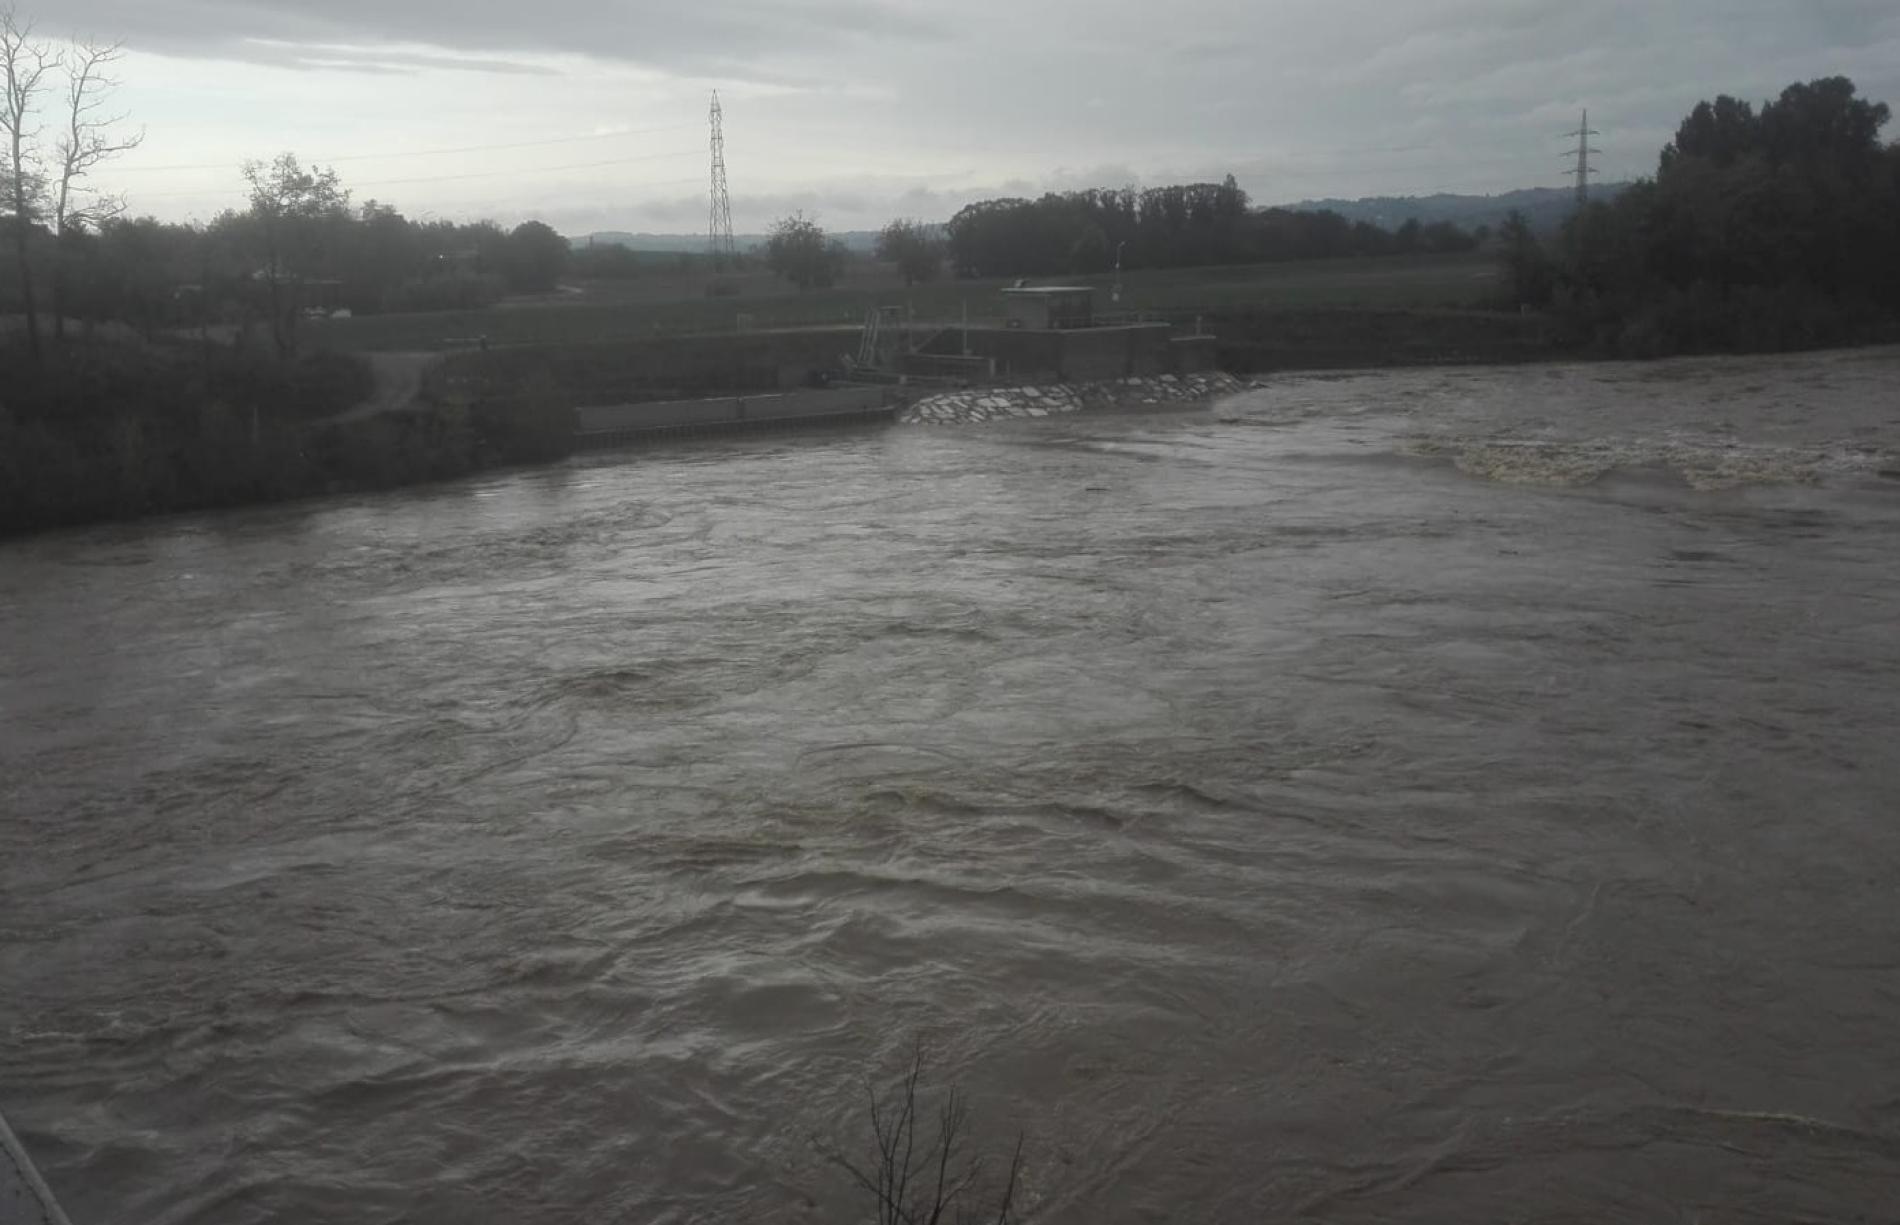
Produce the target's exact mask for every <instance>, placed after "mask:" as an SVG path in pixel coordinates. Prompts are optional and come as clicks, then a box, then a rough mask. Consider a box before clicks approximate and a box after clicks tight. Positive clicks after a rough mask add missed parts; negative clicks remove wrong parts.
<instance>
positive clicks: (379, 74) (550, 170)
mask: <svg viewBox="0 0 1900 1225" xmlns="http://www.w3.org/2000/svg"><path fill="white" fill-rule="evenodd" d="M16 2H17V3H18V4H19V7H20V9H21V12H22V14H23V15H25V16H29V17H34V18H36V19H37V20H38V22H39V25H40V29H41V32H42V33H45V34H58V35H64V34H68V33H89V34H91V35H93V36H96V37H100V38H104V39H123V40H124V41H125V43H126V44H127V46H128V48H129V49H130V51H131V52H132V54H131V55H130V56H129V57H128V59H127V61H126V63H125V64H124V65H123V72H122V74H121V75H122V77H123V79H124V87H123V89H122V91H121V101H122V102H123V103H124V105H125V107H126V109H128V110H130V111H131V112H132V113H133V115H134V118H135V121H136V122H138V123H142V124H143V125H144V126H145V127H146V129H147V132H148V138H147V142H146V145H145V147H144V148H143V149H141V150H139V151H138V152H137V153H136V154H135V155H133V156H132V157H129V158H127V159H124V161H123V162H122V163H121V164H120V167H119V171H118V173H117V174H116V175H115V178H114V183H113V185H115V186H117V187H119V188H121V189H123V190H124V191H126V192H127V194H128V196H129V197H130V202H131V204H132V206H133V208H134V209H135V210H136V211H139V212H150V213H153V214H155V215H158V216H161V217H168V218H184V217H192V216H196V217H200V218H204V217H209V216H210V215H212V214H214V213H215V212H217V211H218V210H219V209H220V208H223V207H227V206H233V205H236V204H239V203H241V190H240V183H239V180H238V177H237V171H236V167H237V164H238V163H239V162H240V161H242V160H243V159H244V158H246V157H268V156H271V155H273V154H275V153H277V152H279V151H283V150H290V151H293V152H295V153H297V154H298V155H299V156H301V157H305V158H307V159H315V160H319V161H322V162H325V163H329V162H332V161H334V163H335V165H336V168H337V170H338V171H339V172H340V173H341V175H342V176H343V179H344V181H345V183H346V184H347V185H348V186H350V187H351V188H352V189H353V190H354V192H355V195H356V198H357V199H358V200H363V199H366V198H369V197H372V196H373V197H376V198H378V199H382V200H386V201H389V202H392V203H394V204H396V205H397V206H398V207H400V208H401V209H402V210H403V211H404V212H406V213H408V214H409V215H411V216H423V215H428V214H433V215H436V216H441V217H453V218H457V219H467V218H473V217H480V216H490V217H494V218H496V219H498V220H501V221H503V222H506V223H512V222H515V221H518V220H521V219H524V218H526V217H530V216H538V217H541V218H543V219H545V220H547V221H549V222H550V223H551V224H553V225H555V226H556V227H557V228H559V229H561V230H563V231H566V232H569V233H580V232H585V231H588V230H594V229H627V230H655V231H683V232H691V231H697V230H701V229H703V228H704V226H705V217H706V179H707V153H706V107H707V99H708V93H709V91H710V90H712V89H714V88H717V89H718V90H719V91H720V94H721V97H722V99H723V101H724V104H725V111H726V148H727V165H728V168H729V171H730V177H731V183H732V193H733V220H734V223H735V225H736V226H737V228H739V229H740V230H757V229H762V228H764V226H765V225H766V224H768V223H769V222H770V221H771V220H772V218H774V217H775V216H778V215H780V214H782V213H784V212H785V211H788V210H789V209H791V208H794V207H803V208H805V209H806V210H807V211H808V212H814V213H816V214H818V216H819V218H820V220H821V221H822V222H823V223H824V224H826V225H827V226H829V227H831V228H834V229H856V228H873V227H876V226H879V225H882V224H883V222H884V221H886V220H888V219H889V218H890V217H892V216H894V215H898V214H904V215H912V216H919V217H923V218H925V219H929V220H939V219H943V218H946V217H948V216H949V215H950V214H951V213H952V212H954V211H955V210H956V209H957V208H958V207H959V206H960V205H962V204H963V203H965V202H966V201H968V200H971V199H980V198H983V197H985V196H991V195H996V194H1001V193H1003V192H1009V193H1011V194H1017V193H1023V194H1027V193H1033V192H1037V191H1041V190H1043V189H1045V188H1052V187H1053V188H1061V187H1074V186H1118V185H1123V184H1129V183H1134V184H1153V183H1161V182H1172V181H1180V180H1186V179H1191V178H1217V177H1218V176H1220V175H1221V174H1224V173H1228V172H1232V173H1233V174H1234V175H1235V176H1236V177H1238V178H1239V180H1240V182H1241V185H1242V186H1243V187H1245V188H1246V189H1247V190H1248V191H1249V192H1250V193H1252V195H1253V196H1254V198H1255V200H1256V201H1258V202H1260V203H1278V202H1283V201H1291V200H1296V199H1301V198H1307V197H1319V196H1360V195H1372V194H1426V193H1430V192H1434V191H1469V192H1487V191H1501V190H1507V189H1510V188H1514V187H1525V186H1539V185H1560V184H1561V183H1562V182H1563V181H1564V180H1563V177H1562V172H1563V170H1564V164H1563V162H1562V160H1561V153H1562V150H1563V149H1564V148H1565V142H1564V140H1563V139H1562V137H1561V134H1562V133H1563V132H1564V131H1565V130H1566V129H1567V128H1571V127H1574V126H1575V124H1576V121H1577V115H1578V112H1579V110H1581V109H1582V108H1583V107H1585V106H1588V107H1589V109H1590V120H1591V125H1592V126H1593V127H1596V128H1598V129H1600V130H1601V132H1602V135H1601V136H1599V137H1598V138H1597V139H1596V143H1597V144H1598V145H1599V146H1600V147H1601V148H1602V149H1603V152H1604V155H1603V158H1602V159H1601V160H1602V165H1603V167H1604V171H1605V177H1609V178H1617V177H1626V176H1633V175H1638V174H1644V173H1648V172H1649V171H1651V170H1652V169H1653V168H1654V165H1655V157H1656V151H1657V149H1658V148H1659V147H1660V146H1661V145H1662V143H1663V142H1664V141H1665V140H1667V139H1668V138H1669V136H1670V134H1671V133H1672V132H1673V131H1674V128H1675V125H1676V123H1677V121H1678V120H1679V119H1680V118H1681V116H1682V115H1683V113H1684V112H1685V111H1687V110H1688V108H1689V107H1690V106H1692V105H1693V104H1694V103H1695V102H1696V100H1697V99H1699V98H1703V97H1710V96H1713V95H1714V94H1716V93H1721V92H1727V93H1733V94H1737V95H1740V96H1743V97H1748V98H1752V99H1756V100H1759V99H1760V98H1762V97H1764V96H1767V95H1770V94H1772V93H1775V92H1778V91H1779V90H1780V88H1781V87H1782V86H1783V85H1786V84H1787V83H1788V82H1790V81H1793V80H1796V79H1802V80H1805V79H1809V78H1812V77H1816V76H1825V75H1832V74H1835V73H1845V74H1847V75H1849V76H1851V77H1853V78H1854V80H1855V81H1856V82H1857V83H1859V85H1860V86H1861V89H1862V92H1863V93H1865V94H1867V95H1870V96H1872V97H1875V98H1879V99H1883V100H1886V101H1888V102H1889V103H1890V104H1893V105H1895V106H1900V3H1895V2H1894V0H1879V2H1874V0H1806V2H1805V3H1804V2H1800V0H1775V2H1769V0H1673V2H1672V0H1191V2H1181V0H1176V2H1174V3H1165V2H1158V0H1145V2H1138V0H963V2H962V3H961V4H956V5H951V4H944V3H940V2H938V3H924V2H922V0H798V2H796V3H792V2H784V0H681V2H679V3H674V4H658V3H651V2H649V0H540V2H539V3H534V4H520V5H514V4H510V5H497V4H490V3H485V2H481V0H321V2H318V0H168V2H166V3H154V2H153V0H16ZM1887 136H1888V137H1889V138H1890V139H1891V138H1894V137H1896V136H1900V132H1896V131H1893V130H1889V132H1888V133H1887ZM500 145H513V146H517V147H512V148H496V147H493V146H500ZM470 146H485V148H482V149H480V150H479V151H473V152H443V150H455V149H465V148H468V147H470Z"/></svg>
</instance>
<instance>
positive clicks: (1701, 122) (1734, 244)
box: [1507, 77, 1900, 355]
mask: <svg viewBox="0 0 1900 1225" xmlns="http://www.w3.org/2000/svg"><path fill="white" fill-rule="evenodd" d="M1888 118H1889V111H1888V108H1887V106H1886V105H1885V104H1884V103H1879V102H1873V101H1870V100H1868V99H1865V98H1861V97H1858V96H1857V95H1856V90H1855V87H1854V83H1853V82H1852V81H1850V80H1848V79H1847V78H1845V77H1829V78H1825V79H1822V80H1817V81H1811V82H1807V83H1797V84H1794V85H1790V86H1789V87H1788V88H1787V89H1785V90H1783V91H1782V92H1781V95H1780V96H1779V97H1778V98H1776V99H1774V100H1772V101H1769V102H1767V103H1764V104H1763V105H1762V107H1761V108H1760V109H1759V110H1757V109H1756V108H1755V107H1753V106H1751V105H1749V104H1748V103H1746V102H1742V101H1738V100H1736V99H1734V98H1731V97H1728V96H1722V97H1718V98H1717V99H1716V100H1715V101H1714V102H1703V103H1701V104H1699V105H1698V106H1696V107H1695V109H1694V110H1692V111H1691V112H1690V113H1689V115H1688V116H1687V117H1686V118H1684V120H1683V121H1682V124H1681V126H1680V127H1679V128H1678V129H1677V132H1676V137H1675V139H1674V140H1673V141H1671V142H1670V144H1669V145H1668V146H1667V147H1666V148H1665V149H1664V150H1663V151H1662V155H1661V158H1660V160H1659V163H1658V168H1657V173H1656V177H1655V178H1654V179H1653V180H1650V181H1648V182H1644V183H1639V184H1637V185H1636V186H1634V187H1633V188H1631V189H1630V190H1629V191H1627V192H1625V193H1624V194H1622V195H1621V196H1619V197H1618V198H1617V199H1616V200H1615V201H1614V202H1612V203H1609V204H1592V205H1590V206H1589V207H1588V208H1586V209H1583V210H1581V211H1580V212H1578V213H1577V214H1576V215H1575V216H1574V217H1573V218H1572V219H1571V220H1570V222H1569V223H1568V224H1566V226H1565V227H1564V231H1563V234H1562V236H1561V243H1560V250H1559V252H1558V257H1557V261H1556V267H1555V269H1554V281H1555V285H1554V290H1553V301H1554V302H1555V304H1556V305H1557V307H1558V308H1559V316H1560V317H1561V318H1562V319H1563V320H1564V321H1565V322H1566V323H1568V324H1569V325H1570V326H1571V328H1572V329H1573V330H1574V331H1575V333H1576V334H1577V335H1578V336H1579V337H1580V338H1581V339H1584V340H1586V341H1589V342H1591V343H1594V344H1598V345H1600V346H1602V347H1605V348H1609V349H1612V350H1615V351H1621V352H1627V353H1630V354H1632V355H1653V354H1660V353H1669V352H1679V351H1684V350H1724V349H1778V348H1790V347H1800V346H1807V345H1813V344H1822V343H1834V342H1840V341H1847V340H1853V339H1855V338H1857V337H1859V336H1862V335H1867V334H1869V329H1870V328H1878V327H1881V326H1883V321H1885V325H1886V326H1891V324H1892V323H1893V322H1895V321H1900V147H1895V146H1891V145H1882V144H1881V142H1880V135H1879V134H1880V129H1881V127H1882V126H1883V125H1884V124H1885V123H1886V122H1887V120H1888ZM1508 246H1509V241H1508V239H1507V247H1508Z"/></svg>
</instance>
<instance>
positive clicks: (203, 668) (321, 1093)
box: [0, 350, 1900, 1225]
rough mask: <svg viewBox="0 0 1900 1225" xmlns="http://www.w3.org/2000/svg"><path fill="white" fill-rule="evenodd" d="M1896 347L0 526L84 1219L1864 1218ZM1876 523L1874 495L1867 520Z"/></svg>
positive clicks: (1897, 531) (62, 1162)
mask: <svg viewBox="0 0 1900 1225" xmlns="http://www.w3.org/2000/svg"><path fill="white" fill-rule="evenodd" d="M1896 452H1900V352H1895V351H1891V350H1872V351H1864V352H1854V353H1835V354H1820V355H1813V356H1803V357H1795V358H1763V359H1746V360H1736V361H1694V362H1673V363H1662V364H1657V365H1651V366H1590V367H1539V368H1526V369H1516V370H1440V371H1410V372H1399V373H1380V374H1367V375H1351V376H1331V377H1302V376H1282V377H1278V378H1275V379H1273V380H1271V381H1270V385H1269V386H1267V387H1266V388H1264V389H1262V390H1260V391H1256V392H1253V393H1250V394H1248V395H1246V396H1242V397H1239V398H1237V399H1234V400H1230V401H1227V402H1225V403H1222V404H1220V405H1217V406H1215V407H1213V408H1210V409H1204V410H1199V411H1190V412H1173V413H1164V414H1150V415H1128V416H1076V417H1070V418H1063V419H1050V420H1045V421H1038V422H1033V423H1024V424H1011V425H1004V426H991V427H983V428H969V429H939V430H932V429H923V428H894V429H890V430H886V431H881V432H869V433H862V434H852V435H834V436H826V437H800V438H790V439H784V438H781V439H749V440H739V441H715V442H706V443H698V444H686V445H680V446H675V447H669V448H667V449H664V450H655V451H652V452H649V453H646V454H641V455H629V456H615V457H604V458H602V457H596V458H590V459H588V460H586V461H582V462H576V463H573V464H570V465H567V466H562V467H555V468H548V469H540V470H532V471H521V472H514V473H508V474H504V475H496V476H490V477H487V478H484V479H479V480H471V481H466V482H462V483H458V484H453V485H447V486H441V487H433V488H427V489H419V490H408V491H401V492H396V493H390V494H386V495H378V496H373V497H371V496H366V497H357V498H348V499H338V500H331V501H317V502H309V503H301V504H297V505H291V506H282V507H274V508H267V509H259V510H249V511H243V512H237V513H226V514H217V515H206V516H196V517H186V518H176V519H168V520H163V521H157V522H149V523H142V524H135V525H125V526H112V527H103V528H96V529H88V530H84V531H78V532H67V533H60V534H54V535H48V536H42V537H38V538H34V539H28V540H22V541H14V542H10V543H5V544H0V1108H4V1109H5V1111H6V1112H7V1114H8V1116H9V1118H10V1119H11V1120H12V1122H13V1123H14V1125H15V1128H16V1130H18V1131H19V1132H20V1134H21V1136H22V1139H23V1140H24V1141H25V1143H26V1144H27V1146H28V1148H29V1149H30V1150H31V1151H32V1152H33V1154H34V1155H35V1157H36V1159H37V1160H38V1161H39V1162H40V1164H41V1166H42V1168H43V1170H44V1172H45V1174H46V1176H47V1179H48V1181H49V1182H50V1183H51V1184H52V1186H53V1187H54V1188H55V1190H56V1191H58V1193H59V1194H60V1195H61V1197H62V1198H63V1199H64V1200H65V1202H66V1206H67V1208H68V1210H69V1212H70V1213H71V1215H72V1217H73V1219H74V1220H75V1221H76V1222H79V1223H80V1225H97V1223H104V1222H140V1223H173V1225H185V1223H190V1225H214V1223H215V1225H224V1223H231V1222H264V1221H298V1222H305V1221H340V1222H341V1221H347V1222H396V1221H415V1222H491V1221H492V1222H539V1221H547V1222H557V1221H560V1222H566V1221H583V1222H685V1221H725V1222H736V1221H795V1222H803V1221H811V1222H831V1221H847V1220H865V1219H869V1213H868V1212H867V1211H866V1209H867V1208H868V1203H861V1202H859V1199H858V1198H857V1196H856V1193H854V1192H853V1191H852V1189H851V1188H850V1186H849V1185H848V1184H847V1183H846V1182H845V1181H844V1179H843V1178H842V1177H841V1175H840V1174H839V1173H838V1172H837V1171H836V1170H834V1169H833V1168H831V1167H830V1166H828V1165H827V1164H826V1163H825V1162H824V1160H823V1159H822V1158H821V1157H820V1156H819V1150H820V1148H821V1147H822V1146H823V1145H824V1144H826V1143H833V1142H835V1143H842V1144H846V1145H850V1144H853V1143H856V1139H855V1138H856V1137H858V1136H859V1135H860V1134H861V1131H862V1129H863V1099H864V1093H865V1086H866V1082H867V1079H872V1080H876V1081H878V1082H879V1083H883V1082H884V1081H886V1080H887V1079H888V1078H889V1076H891V1075H892V1074H893V1073H895V1072H896V1071H897V1070H898V1068H899V1066H900V1065H901V1063H902V1060H903V1056H904V1053H905V1051H906V1049H907V1047H908V1045H909V1043H910V1042H911V1041H912V1040H913V1038H914V1037H915V1036H918V1035H922V1036H924V1037H925V1038H926V1039H927V1040H928V1042H929V1044H930V1046H931V1049H932V1050H933V1052H934V1055H935V1060H936V1068H937V1070H938V1072H939V1073H940V1074H941V1076H942V1077H943V1078H944V1079H945V1080H946V1081H953V1082H955V1083H957V1084H959V1085H961V1086H962V1087H963V1088H964V1089H966V1090H967V1091H968V1092H969V1094H970V1095H971V1099H972V1104H973V1110H974V1113H975V1118H976V1121H977V1125H978V1129H979V1137H978V1138H979V1139H980V1140H981V1141H982V1142H983V1143H985V1144H986V1145H993V1146H997V1147H1000V1146H1002V1145H1004V1144H1006V1143H1007V1142H1008V1140H1009V1139H1010V1138H1011V1137H1013V1136H1014V1134H1015V1133H1016V1131H1017V1130H1018V1129H1021V1130H1022V1131H1024V1132H1025V1133H1026V1135H1027V1137H1028V1141H1027V1154H1028V1162H1029V1164H1028V1169H1027V1174H1026V1177H1025V1184H1024V1191H1025V1201H1026V1206H1027V1207H1028V1209H1029V1216H1030V1219H1032V1220H1034V1221H1037V1222H1046V1223H1049V1225H1054V1223H1058V1222H1060V1223H1081V1222H1150V1221H1156V1222H1158V1221H1170V1222H1174V1221H1181V1222H1185V1221H1194V1222H1262V1221H1313V1222H1374V1221H1378V1222H1460V1223H1464V1222H1477V1221H1506V1220H1514V1221H1540V1222H1543V1221H1551V1222H1555V1221H1578V1222H1583V1221H1590V1222H1601V1221H1623V1220H1642V1221H1668V1222H1675V1221H1682V1222H1690V1221H1702V1222H1711V1223H1713V1222H1742V1221H1760V1222H1783V1221H1789V1220H1804V1221H1885V1220H1892V1219H1894V1218H1895V1215H1896V1213H1900V1037H1897V1036H1896V1035H1900V458H1896ZM1883 473H1884V474H1885V475H1883Z"/></svg>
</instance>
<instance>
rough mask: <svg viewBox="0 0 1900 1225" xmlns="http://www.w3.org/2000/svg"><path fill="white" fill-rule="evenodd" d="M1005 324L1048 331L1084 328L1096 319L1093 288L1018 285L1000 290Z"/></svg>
mask: <svg viewBox="0 0 1900 1225" xmlns="http://www.w3.org/2000/svg"><path fill="white" fill-rule="evenodd" d="M1003 311H1004V315H1005V317H1006V318H1007V319H1008V326H1009V327H1013V328H1028V329H1030V330H1032V331H1047V330H1051V329H1060V328H1085V327H1090V326H1092V325H1093V323H1094V321H1095V291H1094V290H1093V289H1090V288H1089V287H1088V286H1086V285H1080V286H1078V285H1033V286H1019V287H1017V288H1014V289H1005V290H1004V291H1003Z"/></svg>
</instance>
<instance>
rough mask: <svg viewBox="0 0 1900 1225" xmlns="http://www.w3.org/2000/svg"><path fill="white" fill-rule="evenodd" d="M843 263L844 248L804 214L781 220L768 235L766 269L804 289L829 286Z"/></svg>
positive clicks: (776, 222)
mask: <svg viewBox="0 0 1900 1225" xmlns="http://www.w3.org/2000/svg"><path fill="white" fill-rule="evenodd" d="M843 262H844V249H843V248H842V247H841V246H839V245H838V244H836V243H833V242H831V241H829V240H828V239H827V238H826V236H825V231H824V230H823V229H822V228H821V227H820V226H819V225H818V223H817V222H816V221H814V220H812V219H811V218H809V217H807V216H805V214H804V213H803V212H795V213H793V214H792V215H791V216H789V217H781V218H779V219H778V220H777V221H775V222H773V223H772V229H771V230H770V232H769V233H768V234H767V235H766V239H765V263H766V266H767V267H768V268H770V269H771V270H772V271H773V272H775V273H777V274H778V275H779V276H782V277H784V278H785V279H786V280H788V281H790V282H791V283H792V284H794V285H796V286H798V287H799V288H800V289H824V288H827V287H829V286H830V285H831V283H832V282H833V281H835V280H836V279H837V276H838V269H839V266H840V265H841V264H842V263H843Z"/></svg>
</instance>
